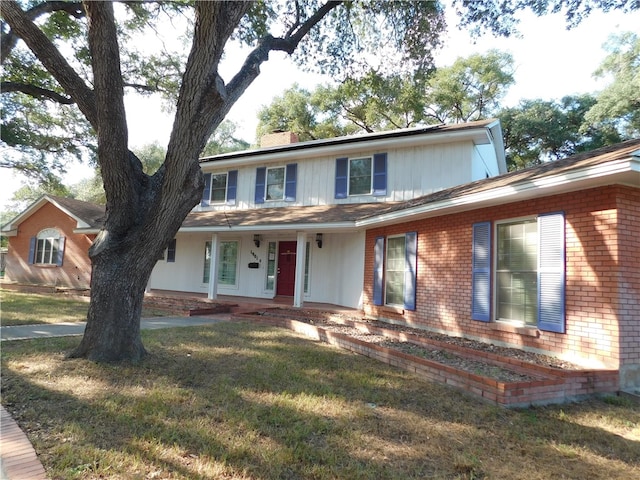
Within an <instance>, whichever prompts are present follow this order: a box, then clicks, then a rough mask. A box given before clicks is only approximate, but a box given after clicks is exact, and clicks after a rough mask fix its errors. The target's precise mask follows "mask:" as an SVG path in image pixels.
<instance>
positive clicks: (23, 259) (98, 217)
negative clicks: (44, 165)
mask: <svg viewBox="0 0 640 480" xmlns="http://www.w3.org/2000/svg"><path fill="white" fill-rule="evenodd" d="M103 217H104V207H103V206H98V205H94V204H92V203H87V202H81V201H79V200H74V199H70V198H62V197H56V196H53V195H44V196H42V197H41V198H39V199H38V200H37V201H36V202H34V203H33V204H32V205H30V206H29V207H28V208H27V209H26V210H25V211H24V212H22V213H21V214H20V215H18V216H17V217H16V218H14V219H13V220H12V221H11V222H9V223H7V224H6V225H4V226H3V227H2V234H3V235H5V236H7V237H8V238H9V247H8V253H7V257H6V270H5V278H4V280H5V281H8V282H16V283H22V284H35V285H46V286H54V287H67V288H76V289H78V288H79V289H86V288H89V285H90V282H91V262H90V260H89V257H88V254H87V251H88V249H89V246H90V245H91V242H93V239H94V238H95V236H96V234H97V232H98V231H99V230H100V227H101V225H102V221H103V219H104V218H103Z"/></svg>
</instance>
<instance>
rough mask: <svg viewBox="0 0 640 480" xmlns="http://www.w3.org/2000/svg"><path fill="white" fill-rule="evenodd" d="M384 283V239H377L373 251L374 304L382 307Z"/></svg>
mask: <svg viewBox="0 0 640 480" xmlns="http://www.w3.org/2000/svg"><path fill="white" fill-rule="evenodd" d="M383 281H384V237H378V238H376V243H375V246H374V249H373V303H374V305H382V304H383V301H382V293H383V290H384V288H383V283H382V282H383Z"/></svg>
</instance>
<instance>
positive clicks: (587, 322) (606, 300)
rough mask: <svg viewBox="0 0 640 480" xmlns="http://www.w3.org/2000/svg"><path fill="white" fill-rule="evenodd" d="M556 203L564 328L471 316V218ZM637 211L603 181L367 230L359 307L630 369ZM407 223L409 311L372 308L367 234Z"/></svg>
mask: <svg viewBox="0 0 640 480" xmlns="http://www.w3.org/2000/svg"><path fill="white" fill-rule="evenodd" d="M556 211H564V212H565V219H566V249H567V264H566V272H567V276H566V333H565V334H558V333H553V332H546V331H540V330H537V329H535V328H518V327H514V326H512V325H505V324H501V323H496V322H490V323H485V322H478V321H473V320H471V246H472V237H471V235H472V225H473V224H474V223H476V222H481V221H492V222H496V221H499V220H507V219H511V218H518V217H524V216H529V215H538V214H542V213H549V212H556ZM639 212H640V194H639V193H638V191H637V189H632V188H628V187H622V186H607V187H602V188H596V189H591V190H587V191H582V192H572V193H568V194H564V195H557V196H552V197H545V198H538V199H533V200H527V201H525V202H516V203H511V204H505V205H501V206H499V207H492V208H484V209H478V210H475V211H471V212H464V213H460V214H455V215H449V216H443V217H437V218H429V219H424V220H419V221H414V222H410V223H407V224H402V225H393V226H390V227H385V228H380V229H375V230H370V231H368V232H367V237H366V247H365V273H364V275H365V288H364V303H365V305H364V310H365V313H366V314H367V315H371V316H374V317H378V318H384V319H387V320H390V321H396V322H399V323H408V324H410V325H413V326H417V327H423V328H428V329H431V330H435V331H443V332H448V333H450V334H455V335H461V336H466V337H470V338H477V339H481V340H484V341H487V342H495V343H498V344H506V345H508V346H517V347H520V348H524V349H527V350H531V351H540V352H544V353H549V354H553V355H557V356H561V357H567V358H569V359H572V360H574V361H577V360H583V361H589V362H590V363H592V364H595V365H602V366H605V367H608V368H619V367H620V365H621V364H628V366H629V368H630V369H631V370H633V369H634V368H635V366H637V365H639V364H640V352H639V351H638V350H639V348H640V347H639V346H638V345H639V341H640V338H639V337H640V333H639V330H640V326H639V321H638V317H639V314H638V298H640V294H639V289H640V278H639V275H640V274H639V273H638V272H639V269H638V261H639V260H638V255H640V248H639V243H638V242H639V240H638V238H640V233H639V228H640V227H639V225H640V213H639ZM410 231H417V232H418V266H417V276H418V281H417V307H416V311H414V312H411V311H404V310H402V309H391V308H385V307H377V306H375V305H373V302H372V299H373V286H372V280H373V246H374V241H375V238H376V237H378V236H389V235H394V234H403V233H405V232H410ZM492 237H493V235H492ZM493 240H494V239H492V241H493ZM632 383H633V382H632Z"/></svg>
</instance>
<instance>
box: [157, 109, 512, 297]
mask: <svg viewBox="0 0 640 480" xmlns="http://www.w3.org/2000/svg"><path fill="white" fill-rule="evenodd" d="M296 140H297V139H296V137H295V134H292V133H290V132H280V133H275V134H272V135H270V136H268V137H267V138H265V139H263V144H262V148H260V149H257V150H251V151H243V152H233V153H227V154H223V155H216V156H213V157H208V158H203V159H202V160H201V167H202V170H203V172H204V174H205V180H206V184H205V189H204V193H203V197H202V202H201V204H200V206H198V207H196V209H194V211H193V212H192V213H191V214H190V215H189V216H188V217H187V219H186V220H185V222H184V223H183V225H182V227H181V228H180V231H179V233H178V235H177V236H176V238H175V243H174V244H172V245H171V248H170V250H171V252H170V254H168V255H167V256H166V258H165V261H160V262H159V263H158V264H157V265H156V268H155V269H154V271H153V274H152V276H151V279H150V282H149V287H150V288H151V289H163V290H179V291H186V292H203V293H204V292H207V293H208V296H209V298H216V296H217V295H218V294H223V295H238V296H245V297H258V298H273V297H276V296H285V297H292V302H293V304H294V305H295V306H301V305H302V304H303V302H304V301H310V302H322V303H330V304H335V305H341V306H346V307H352V308H362V307H363V301H364V298H363V289H362V286H363V284H364V277H363V275H364V272H365V265H364V261H365V251H364V249H365V236H366V229H365V227H363V226H359V225H357V222H358V221H360V220H362V219H364V218H366V217H369V216H372V215H379V214H380V213H382V212H383V211H385V210H386V209H390V208H393V207H395V206H397V205H399V204H401V203H402V202H407V201H410V200H412V199H415V198H418V197H422V196H424V195H427V194H431V193H433V192H437V191H439V190H443V189H445V188H448V187H453V186H456V185H460V184H465V183H468V182H471V181H474V180H478V179H484V178H487V177H493V176H496V175H499V174H502V173H505V172H506V164H505V159H504V147H503V144H502V131H501V128H500V124H499V122H498V121H495V120H488V121H480V122H473V123H467V124H460V125H449V126H444V125H442V126H435V127H426V128H413V129H406V130H396V131H391V132H382V133H373V134H365V135H356V136H350V137H340V138H332V139H327V140H317V141H311V142H297V141H296ZM265 142H266V143H265ZM269 142H270V143H275V144H276V145H273V146H269ZM411 241H413V242H415V238H414V239H413V240H412V239H410V238H408V239H407V242H411ZM414 260H415V259H414ZM401 263H402V262H401ZM403 275H404V273H402V272H398V273H397V274H396V276H398V279H397V282H396V284H395V288H396V289H397V290H398V292H402V290H403V284H404V277H403ZM390 288H391V287H390ZM398 295H401V293H398Z"/></svg>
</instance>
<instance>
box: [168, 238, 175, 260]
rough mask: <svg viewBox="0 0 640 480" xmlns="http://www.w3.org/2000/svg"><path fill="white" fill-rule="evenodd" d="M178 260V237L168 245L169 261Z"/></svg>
mask: <svg viewBox="0 0 640 480" xmlns="http://www.w3.org/2000/svg"><path fill="white" fill-rule="evenodd" d="M175 261H176V239H175V238H174V239H173V240H171V241H170V242H169V246H168V247H167V262H175Z"/></svg>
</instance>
